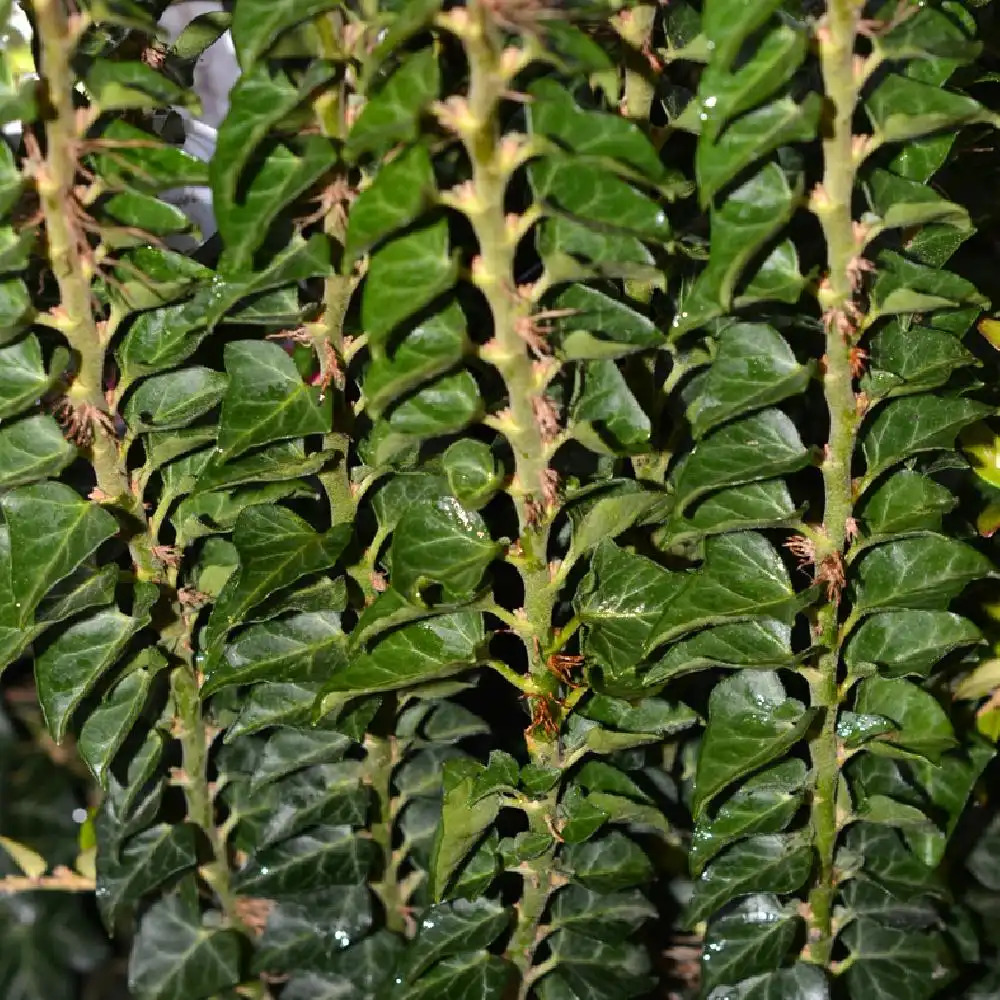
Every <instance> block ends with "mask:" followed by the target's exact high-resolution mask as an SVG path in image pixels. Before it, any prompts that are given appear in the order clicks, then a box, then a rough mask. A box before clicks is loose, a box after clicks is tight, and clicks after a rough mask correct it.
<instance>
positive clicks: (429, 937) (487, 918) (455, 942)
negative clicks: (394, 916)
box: [398, 899, 511, 983]
mask: <svg viewBox="0 0 1000 1000" xmlns="http://www.w3.org/2000/svg"><path fill="white" fill-rule="evenodd" d="M510 921H511V912H510V910H508V909H507V908H505V907H503V906H501V905H500V904H499V903H496V902H494V901H493V900H490V899H477V900H471V901H470V900H464V899H456V900H454V901H453V902H449V903H438V904H437V905H435V906H431V907H428V908H427V910H425V911H424V914H423V916H422V917H421V921H420V929H419V930H418V931H417V936H416V937H415V938H414V939H413V942H412V944H411V945H410V947H409V949H408V950H407V957H406V958H405V959H404V962H403V964H402V966H401V968H400V969H399V970H398V972H400V973H401V974H402V976H403V978H404V980H405V982H407V983H412V982H415V981H416V980H417V979H418V978H419V977H420V976H423V975H424V973H426V971H427V970H428V969H429V968H430V967H431V966H432V965H433V964H434V963H435V962H437V961H439V960H440V959H442V958H445V957H447V956H449V955H455V954H458V953H460V952H471V951H478V950H480V949H482V948H488V947H489V946H490V945H491V944H492V943H493V942H494V941H495V940H496V939H497V938H498V937H499V936H500V935H501V934H502V933H503V932H504V931H505V930H506V929H507V927H508V926H509V924H510Z"/></svg>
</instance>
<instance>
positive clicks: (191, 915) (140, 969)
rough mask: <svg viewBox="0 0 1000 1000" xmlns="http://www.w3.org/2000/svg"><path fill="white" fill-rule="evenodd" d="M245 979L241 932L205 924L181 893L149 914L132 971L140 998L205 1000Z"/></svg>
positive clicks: (139, 936)
mask: <svg viewBox="0 0 1000 1000" xmlns="http://www.w3.org/2000/svg"><path fill="white" fill-rule="evenodd" d="M239 981H240V936H239V934H238V932H237V931H235V930H232V929H227V930H220V929H218V928H213V927H210V926H203V925H202V922H201V920H200V915H199V913H198V911H197V909H196V908H192V907H189V906H188V904H187V903H186V902H185V901H183V900H182V899H181V898H180V896H178V895H176V894H175V895H171V896H167V897H166V898H164V899H161V900H159V901H158V902H156V903H154V904H153V905H152V906H151V907H150V909H149V910H148V911H147V912H146V914H145V915H144V916H143V918H142V922H141V923H140V925H139V933H138V934H137V935H136V939H135V942H134V944H133V946H132V952H131V957H130V959H129V968H128V984H129V988H130V989H131V990H132V992H133V993H134V994H135V996H136V1000H203V998H206V997H210V996H212V995H213V994H214V993H216V992H218V991H219V990H224V989H226V988H227V987H230V986H235V985H236V984H237V983H238V982H239Z"/></svg>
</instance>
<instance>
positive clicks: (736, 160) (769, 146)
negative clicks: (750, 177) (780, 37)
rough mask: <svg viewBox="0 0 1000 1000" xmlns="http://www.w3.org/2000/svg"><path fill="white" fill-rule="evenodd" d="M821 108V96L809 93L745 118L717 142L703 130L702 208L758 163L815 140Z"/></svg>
mask: <svg viewBox="0 0 1000 1000" xmlns="http://www.w3.org/2000/svg"><path fill="white" fill-rule="evenodd" d="M711 96H715V95H710V97H709V98H706V100H709V99H711ZM703 107H704V105H703ZM822 107H823V101H822V98H821V97H820V96H819V94H807V95H806V96H805V98H804V99H802V100H801V101H795V100H792V98H790V97H783V98H781V99H780V100H777V101H774V102H772V103H771V104H767V105H765V106H764V107H762V108H757V109H756V110H754V111H750V112H748V113H747V114H745V115H742V116H741V117H740V118H738V119H737V120H736V121H735V122H733V123H732V124H731V125H729V126H728V127H727V128H726V130H725V131H724V132H723V134H722V136H721V137H720V138H719V139H718V140H717V141H715V142H710V141H708V137H709V136H710V134H711V133H710V132H706V131H704V127H703V131H702V137H701V139H700V140H699V142H698V150H697V153H696V156H695V171H696V176H697V177H698V190H699V193H700V198H701V203H702V207H707V206H708V205H709V204H710V203H711V199H712V198H713V197H714V196H715V195H717V194H718V193H719V192H720V191H721V190H722V189H723V188H724V187H725V186H726V185H727V184H729V183H730V182H731V181H732V180H734V179H735V178H736V177H738V176H739V174H740V173H742V171H743V170H745V169H746V168H747V167H749V166H750V165H751V164H753V163H755V162H756V161H757V160H759V159H761V158H762V157H764V156H766V155H768V154H769V153H772V152H774V150H776V149H778V148H779V147H781V146H788V145H791V144H792V143H796V142H808V141H809V140H810V139H812V138H813V137H814V136H815V135H816V129H817V126H818V125H819V120H820V113H821V111H822ZM703 113H704V112H703Z"/></svg>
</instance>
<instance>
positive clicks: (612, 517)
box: [563, 480, 660, 566]
mask: <svg viewBox="0 0 1000 1000" xmlns="http://www.w3.org/2000/svg"><path fill="white" fill-rule="evenodd" d="M626 482H627V483H628V484H629V485H630V486H631V485H632V483H631V481H629V480H626ZM608 493H610V495H603V496H600V497H598V499H597V501H596V502H595V503H593V504H589V503H586V502H584V503H583V504H576V505H574V506H573V507H571V508H570V511H569V516H570V521H571V523H572V525H573V538H572V542H571V543H570V547H569V551H568V552H567V554H566V558H565V559H564V561H563V563H564V565H570V566H571V565H573V563H575V562H576V560H577V559H579V558H580V557H581V556H583V555H585V554H586V553H587V552H589V551H590V550H591V549H592V548H594V547H595V546H597V545H598V544H600V542H601V541H602V540H604V539H613V538H617V537H618V536H619V535H620V534H621V533H622V532H623V531H627V530H628V529H629V528H631V527H632V525H634V524H635V523H636V522H638V521H640V520H641V519H642V518H643V517H644V516H645V515H646V514H647V513H649V511H650V510H652V509H653V507H654V506H655V505H656V504H657V503H658V502H659V500H660V496H659V495H658V494H656V493H652V492H644V491H642V490H627V491H626V490H622V491H621V492H612V491H610V490H609V491H608Z"/></svg>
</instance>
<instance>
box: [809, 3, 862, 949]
mask: <svg viewBox="0 0 1000 1000" xmlns="http://www.w3.org/2000/svg"><path fill="white" fill-rule="evenodd" d="M862 7H863V3H862V2H860V0H830V2H829V3H828V5H827V15H826V18H825V20H824V22H823V24H822V26H821V29H820V35H819V54H820V64H821V68H822V72H823V82H824V87H825V91H826V97H827V101H828V105H829V109H830V119H829V121H828V123H827V125H826V135H825V138H824V140H823V156H824V173H823V186H822V189H821V190H820V191H818V192H817V193H815V194H814V196H813V200H812V208H813V211H814V212H815V214H816V216H817V218H818V219H819V222H820V224H821V226H822V228H823V234H824V237H825V239H826V245H827V279H826V282H825V284H824V286H823V288H822V289H821V293H820V301H821V305H822V308H823V309H824V311H825V312H826V316H827V323H826V327H827V336H826V370H825V373H824V375H823V389H824V394H825V397H826V402H827V409H828V412H829V421H830V432H829V434H830V437H829V442H828V445H827V449H826V454H825V457H824V461H823V466H822V472H823V487H824V508H823V510H824V524H823V529H824V530H823V531H822V532H821V533H819V534H818V535H817V538H816V565H817V567H818V568H819V569H821V570H825V571H826V572H827V573H828V575H829V573H830V572H831V571H832V572H834V573H836V572H838V571H839V572H842V567H843V554H844V550H845V548H846V547H847V545H848V542H849V525H850V519H851V517H852V511H853V493H852V488H851V460H852V457H853V454H854V443H855V438H856V435H857V428H858V423H859V417H858V414H857V404H856V399H855V394H854V387H853V384H852V372H851V347H852V343H853V335H852V334H851V333H850V330H849V329H848V327H849V323H850V317H851V315H852V311H851V310H852V303H853V297H854V287H853V284H852V280H851V262H852V260H853V259H854V257H855V256H856V255H857V253H858V247H857V242H856V237H855V233H854V226H853V215H852V210H851V202H852V197H853V193H854V183H855V177H856V173H857V167H856V161H855V153H854V147H853V131H852V119H853V117H854V111H855V108H856V106H857V102H858V94H859V86H860V84H859V81H858V80H857V79H856V76H855V69H854V43H855V39H856V37H857V27H858V20H859V18H860V16H861V10H862ZM845 330H847V331H848V332H847V333H846V335H845ZM837 612H838V604H837V601H836V600H829V601H827V602H826V603H825V604H824V605H823V606H822V607H821V608H820V610H819V612H818V625H819V628H820V635H821V638H822V641H823V642H824V644H825V645H826V648H827V649H829V650H830V651H829V652H828V653H826V654H824V655H823V656H821V657H820V659H819V662H818V664H817V667H818V670H817V671H816V674H815V676H814V681H813V692H812V694H813V702H814V704H815V705H816V706H817V707H818V708H819V709H820V711H821V712H822V720H821V724H820V727H819V730H818V733H817V735H816V736H815V737H814V738H813V740H812V742H811V744H810V752H811V756H812V763H813V768H814V771H815V775H816V787H815V791H814V794H813V801H812V816H811V822H812V828H813V834H814V837H815V843H816V849H817V853H818V854H819V873H818V876H817V880H816V883H815V886H814V888H813V890H812V893H811V894H810V897H809V903H810V911H811V915H810V936H809V952H808V954H809V957H810V959H811V960H812V961H814V962H817V963H818V964H821V965H829V963H830V956H831V952H832V948H833V939H834V930H833V901H834V895H835V892H836V873H835V871H834V857H835V851H836V842H837V833H838V823H837V801H836V797H837V786H838V779H839V776H840V763H839V760H838V745H837V731H836V727H837V713H838V709H839V703H840V693H839V685H838V668H839V663H840V643H839V641H838V629H837V620H838V615H837Z"/></svg>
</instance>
